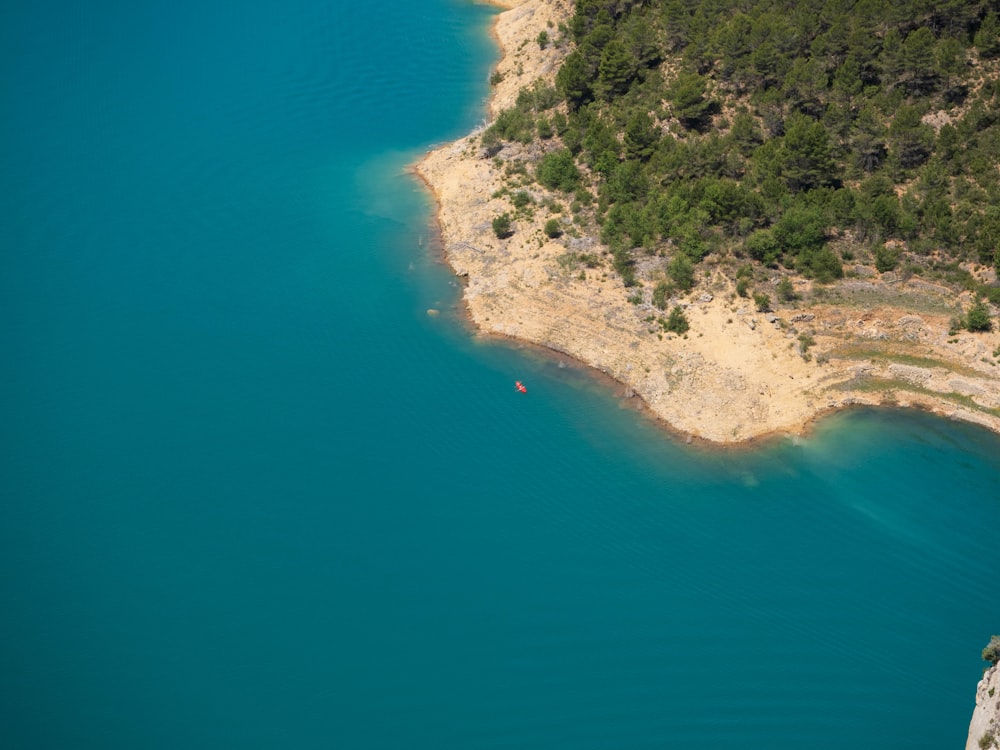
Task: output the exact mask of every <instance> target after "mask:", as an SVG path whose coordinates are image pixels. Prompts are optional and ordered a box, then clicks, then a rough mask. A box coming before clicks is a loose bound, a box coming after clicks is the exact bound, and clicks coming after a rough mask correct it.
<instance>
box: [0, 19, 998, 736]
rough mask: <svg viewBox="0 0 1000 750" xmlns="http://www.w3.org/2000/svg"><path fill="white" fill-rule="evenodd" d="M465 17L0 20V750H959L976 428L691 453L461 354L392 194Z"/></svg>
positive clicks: (559, 373) (478, 84) (971, 651)
mask: <svg viewBox="0 0 1000 750" xmlns="http://www.w3.org/2000/svg"><path fill="white" fill-rule="evenodd" d="M492 14H493V11H492V10H490V9H489V8H486V7H484V6H479V5H474V4H472V3H469V2H465V1H461V0H423V1H422V2H419V3H413V2H406V3H404V2H394V1H392V0H369V2H366V3H347V2H338V1H335V2H330V1H328V2H323V1H322V0H282V2H278V1H277V0H273V1H268V0H248V2H246V3H242V4H240V6H239V7H238V9H235V7H234V6H232V4H226V3H216V2H201V3H193V2H166V0H152V1H151V2H146V3H138V4H137V3H127V2H121V1H116V0H95V1H94V2H91V3H85V4H81V3H69V2H56V1H54V0H39V2H35V3H6V4H3V6H2V7H0V63H2V64H0V83H2V86H0V97H2V105H3V111H4V117H3V118H0V144H2V145H0V198H2V200H0V264H2V265H0V352H2V354H0V744H2V746H3V747H4V748H67V747H73V748H102V749H103V748H178V747H185V748H202V747H204V748H209V747H212V748H216V747H239V748H343V749H353V748H358V749H362V750H368V749H375V748H428V749H441V748H456V749H459V748H463V749H467V748H546V749H549V750H551V749H553V748H595V749H596V748H609V749H610V748H615V749H621V748H664V747H676V748H717V747H720V746H727V745H734V746H735V745H738V746H740V747H744V748H760V749H761V750H765V749H766V750H781V749H783V748H789V749H791V748H800V747H802V746H803V745H808V746H809V747H811V748H817V749H822V748H830V749H831V750H832V749H834V748H868V747H871V748H880V749H882V748H886V747H908V748H928V750H929V749H930V748H935V749H937V748H942V747H957V746H961V744H962V743H963V742H964V740H965V736H966V731H967V728H968V720H969V718H970V716H971V711H972V706H973V702H974V691H975V685H976V682H977V680H978V679H979V676H980V674H981V668H982V666H983V665H982V663H981V662H980V661H979V652H980V650H981V649H982V647H983V646H984V645H985V644H986V642H987V641H988V640H989V636H990V634H991V633H993V632H997V631H998V630H1000V600H998V599H997V596H996V574H997V563H998V556H997V543H996V519H997V518H998V517H1000V489H998V488H1000V439H998V438H997V436H995V435H991V434H987V433H985V432H983V431H982V430H979V429H977V428H974V427H970V426H967V425H962V424H955V423H950V422H946V421H943V420H939V419H935V418H932V417H929V416H927V415H923V414H916V413H898V412H888V411H861V412H853V413H850V414H844V415H839V416H837V417H834V418H831V419H828V420H824V421H823V422H821V423H820V425H819V427H818V429H817V430H816V431H815V433H814V434H812V435H811V436H810V437H808V438H807V439H804V440H799V441H791V440H784V441H778V442H773V443H769V444H764V445H761V446H758V447H757V448H755V449H753V450H750V451H706V450H704V449H699V448H697V447H695V446H687V445H683V444H679V443H676V442H674V441H672V440H670V439H669V438H667V437H666V436H665V434H664V433H663V432H662V431H661V430H659V429H658V428H656V427H655V426H654V425H652V424H650V423H649V422H648V421H646V420H645V419H644V418H643V417H642V416H641V415H639V414H636V413H635V412H633V411H631V410H629V409H625V408H622V406H621V405H620V404H619V402H618V401H617V400H616V398H615V397H614V394H613V393H612V392H610V390H608V389H606V388H603V387H602V386H600V385H599V384H598V383H597V382H596V381H594V380H593V379H592V378H590V377H589V376H588V375H587V374H586V373H585V372H582V371H579V370H576V369H574V368H573V367H563V366H560V365H559V364H558V363H557V362H556V361H554V360H552V359H549V358H546V357H543V356H539V355H537V354H535V353H533V352H532V351H531V350H529V349H522V348H518V347H516V346H513V345H507V344H495V343H486V342H482V341H479V340H475V339H473V338H472V337H471V336H470V335H469V332H468V331H467V330H466V328H465V327H464V326H463V325H462V323H461V321H460V319H459V316H458V315H457V313H456V308H457V302H458V296H459V292H458V289H457V287H456V285H455V283H454V280H453V278H452V276H451V275H450V273H449V271H448V269H447V268H446V267H444V266H442V265H441V264H440V263H439V259H438V258H437V257H436V255H435V252H434V251H433V250H432V232H431V229H430V222H431V218H432V215H433V207H432V206H431V204H430V202H429V199H428V197H427V196H426V195H425V194H424V192H423V191H422V190H421V188H420V187H419V185H418V184H417V183H416V182H415V181H414V180H413V179H412V178H411V177H410V176H409V175H408V174H407V173H406V171H405V167H406V165H407V164H409V163H410V162H412V160H413V159H414V158H416V157H417V156H418V155H419V154H420V153H421V152H422V151H423V150H424V149H426V148H427V147H428V146H429V145H431V144H434V143H438V142H441V141H444V140H447V139H450V138H454V137H456V136H458V135H460V134H461V133H463V132H464V131H467V130H468V129H470V128H471V127H473V126H474V125H475V124H476V123H477V122H479V121H480V120H481V119H482V117H483V102H484V98H485V97H486V96H487V94H488V86H487V78H488V74H489V69H490V65H491V64H492V62H493V61H494V59H495V55H496V50H495V49H494V47H493V46H492V43H491V42H490V39H489V36H488V33H487V31H488V28H489V23H490V19H491V18H492ZM428 308H435V309H440V310H442V314H441V315H440V316H437V317H432V316H428V315H427V313H426V310H427V309H428ZM515 379H522V380H524V381H525V382H527V384H528V387H529V393H528V395H526V396H522V395H519V394H517V393H515V391H514V390H513V382H514V380H515Z"/></svg>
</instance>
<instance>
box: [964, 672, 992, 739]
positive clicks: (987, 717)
mask: <svg viewBox="0 0 1000 750" xmlns="http://www.w3.org/2000/svg"><path fill="white" fill-rule="evenodd" d="M997 747H1000V666H998V665H997V664H994V665H993V666H992V667H990V668H989V669H987V670H986V674H984V675H983V679H981V680H980V681H979V686H978V687H977V688H976V708H975V710H974V711H973V712H972V721H971V722H970V723H969V739H968V741H967V742H966V743H965V750H990V749H991V748H997Z"/></svg>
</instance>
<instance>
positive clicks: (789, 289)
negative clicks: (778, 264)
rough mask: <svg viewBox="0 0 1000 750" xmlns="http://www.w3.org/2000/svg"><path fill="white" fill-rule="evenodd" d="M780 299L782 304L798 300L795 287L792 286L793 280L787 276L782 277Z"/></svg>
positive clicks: (779, 288) (778, 289)
mask: <svg viewBox="0 0 1000 750" xmlns="http://www.w3.org/2000/svg"><path fill="white" fill-rule="evenodd" d="M777 292H778V299H780V300H781V301H782V302H791V301H792V300H794V299H798V296H799V295H797V294H796V293H795V285H794V284H792V280H791V279H790V278H788V277H787V276H782V277H781V281H779V282H778V287H777Z"/></svg>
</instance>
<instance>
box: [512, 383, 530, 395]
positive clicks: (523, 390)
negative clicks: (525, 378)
mask: <svg viewBox="0 0 1000 750" xmlns="http://www.w3.org/2000/svg"><path fill="white" fill-rule="evenodd" d="M514 387H515V388H517V390H519V391H520V392H521V393H527V392H528V389H527V388H525V387H524V383H522V382H521V381H520V380H515V381H514Z"/></svg>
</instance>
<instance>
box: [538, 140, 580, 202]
mask: <svg viewBox="0 0 1000 750" xmlns="http://www.w3.org/2000/svg"><path fill="white" fill-rule="evenodd" d="M535 177H536V178H537V179H538V181H539V182H540V183H542V185H544V186H545V187H547V188H548V189H549V190H562V191H563V192H566V193H571V192H573V191H574V190H576V188H577V186H578V185H579V184H580V170H579V169H577V167H576V162H574V161H573V154H572V153H570V151H569V149H565V148H564V149H560V150H559V151H550V152H549V153H547V154H545V156H543V157H542V158H541V159H540V160H539V162H538V166H537V167H535Z"/></svg>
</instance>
